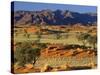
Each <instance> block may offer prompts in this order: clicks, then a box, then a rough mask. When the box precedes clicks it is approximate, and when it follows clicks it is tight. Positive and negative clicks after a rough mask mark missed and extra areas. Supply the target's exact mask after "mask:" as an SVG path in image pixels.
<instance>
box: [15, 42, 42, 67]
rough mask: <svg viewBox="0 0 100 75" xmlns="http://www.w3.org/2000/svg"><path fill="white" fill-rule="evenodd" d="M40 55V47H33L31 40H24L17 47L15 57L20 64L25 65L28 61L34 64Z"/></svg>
mask: <svg viewBox="0 0 100 75" xmlns="http://www.w3.org/2000/svg"><path fill="white" fill-rule="evenodd" d="M39 56H40V49H39V48H32V45H31V44H30V43H29V42H23V43H21V44H20V45H18V46H17V47H16V51H15V55H14V58H15V59H16V60H17V62H18V64H19V65H21V66H24V65H25V64H27V63H33V65H34V64H35V63H36V61H37V59H38V58H39Z"/></svg>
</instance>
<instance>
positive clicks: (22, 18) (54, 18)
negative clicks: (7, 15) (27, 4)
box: [13, 10, 97, 25]
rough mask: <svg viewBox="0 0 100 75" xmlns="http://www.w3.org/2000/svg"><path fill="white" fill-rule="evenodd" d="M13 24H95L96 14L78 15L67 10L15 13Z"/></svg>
mask: <svg viewBox="0 0 100 75" xmlns="http://www.w3.org/2000/svg"><path fill="white" fill-rule="evenodd" d="M13 17H14V24H15V25H25V24H30V25H34V24H41V25H42V24H47V25H67V24H76V23H81V24H85V25H86V24H96V23H97V14H96V13H78V12H72V11H69V10H66V11H62V10H55V11H52V10H41V11H15V12H14V16H13Z"/></svg>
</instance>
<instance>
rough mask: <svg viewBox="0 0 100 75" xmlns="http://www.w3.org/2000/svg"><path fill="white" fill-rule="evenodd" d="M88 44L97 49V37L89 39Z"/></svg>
mask: <svg viewBox="0 0 100 75" xmlns="http://www.w3.org/2000/svg"><path fill="white" fill-rule="evenodd" d="M88 43H89V44H90V45H92V47H93V49H95V48H96V45H97V35H94V36H90V37H88Z"/></svg>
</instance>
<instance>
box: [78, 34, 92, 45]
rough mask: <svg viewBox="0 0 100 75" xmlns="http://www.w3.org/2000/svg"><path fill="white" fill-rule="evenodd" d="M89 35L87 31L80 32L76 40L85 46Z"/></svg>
mask: <svg viewBox="0 0 100 75" xmlns="http://www.w3.org/2000/svg"><path fill="white" fill-rule="evenodd" d="M89 37H90V34H88V33H80V34H79V35H78V40H79V41H81V42H82V43H83V45H84V46H86V44H87V43H88V42H87V40H88V38H89Z"/></svg>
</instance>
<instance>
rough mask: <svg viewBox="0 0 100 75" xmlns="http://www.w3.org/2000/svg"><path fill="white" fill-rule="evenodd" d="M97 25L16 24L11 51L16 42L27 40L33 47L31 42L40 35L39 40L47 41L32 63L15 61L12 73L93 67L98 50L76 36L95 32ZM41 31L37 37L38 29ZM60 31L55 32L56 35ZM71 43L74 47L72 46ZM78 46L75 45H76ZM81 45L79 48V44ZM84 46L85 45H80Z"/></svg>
mask: <svg viewBox="0 0 100 75" xmlns="http://www.w3.org/2000/svg"><path fill="white" fill-rule="evenodd" d="M96 30H97V29H96V26H83V25H80V24H76V25H73V26H70V25H69V26H65V25H63V26H54V25H52V26H49V25H47V26H45V25H43V26H40V27H37V26H27V25H26V26H21V25H20V26H17V27H14V39H13V42H14V52H15V51H16V45H17V43H18V42H24V41H28V42H30V43H32V45H33V46H32V47H33V48H34V47H35V43H34V41H36V40H37V39H38V38H39V43H45V44H47V46H46V48H43V49H41V51H40V56H39V58H38V60H37V61H36V63H35V65H34V66H33V65H32V64H30V63H29V64H25V66H24V67H22V66H19V65H18V62H17V63H14V72H15V73H29V72H49V71H53V72H54V71H68V70H80V69H93V68H96V66H97V50H96V48H95V49H94V48H93V45H92V44H89V43H87V42H86V43H85V46H84V44H83V42H82V41H80V40H79V39H78V36H79V35H80V34H81V33H88V34H90V35H91V36H95V35H97V31H96ZM39 31H40V32H41V34H40V35H41V36H40V37H39V36H38V33H37V32H39ZM58 32H59V34H58V35H56V34H57V33H58ZM72 46H74V47H72ZM76 46H77V47H76ZM79 46H81V47H79ZM83 46H84V47H86V48H83Z"/></svg>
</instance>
